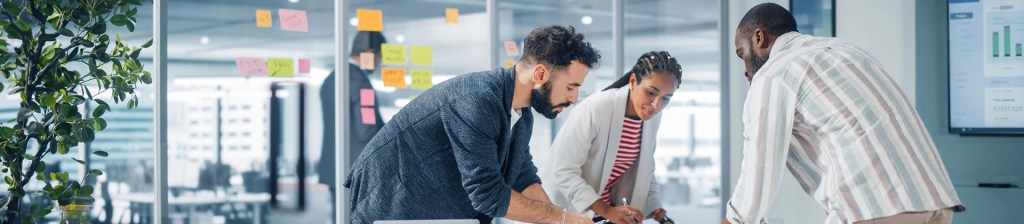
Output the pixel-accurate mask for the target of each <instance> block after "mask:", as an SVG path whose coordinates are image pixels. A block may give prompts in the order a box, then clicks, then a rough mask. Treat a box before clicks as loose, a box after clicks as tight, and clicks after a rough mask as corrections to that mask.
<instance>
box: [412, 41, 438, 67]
mask: <svg viewBox="0 0 1024 224" xmlns="http://www.w3.org/2000/svg"><path fill="white" fill-rule="evenodd" d="M409 57H411V59H409V63H411V64H414V65H431V64H433V63H434V50H433V49H432V48H431V47H430V46H409Z"/></svg>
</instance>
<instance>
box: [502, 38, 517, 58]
mask: <svg viewBox="0 0 1024 224" xmlns="http://www.w3.org/2000/svg"><path fill="white" fill-rule="evenodd" d="M505 55H508V56H516V55H519V47H517V46H516V42H515V41H511V40H508V41H505Z"/></svg>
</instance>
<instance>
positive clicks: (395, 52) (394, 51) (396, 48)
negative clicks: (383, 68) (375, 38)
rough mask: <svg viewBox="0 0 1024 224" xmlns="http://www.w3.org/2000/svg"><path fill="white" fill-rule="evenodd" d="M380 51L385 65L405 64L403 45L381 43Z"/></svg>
mask: <svg viewBox="0 0 1024 224" xmlns="http://www.w3.org/2000/svg"><path fill="white" fill-rule="evenodd" d="M380 51H381V55H380V56H381V62H383V63H384V64H385V65H405V45H394V44H381V45H380Z"/></svg>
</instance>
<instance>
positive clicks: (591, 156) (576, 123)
mask: <svg viewBox="0 0 1024 224" xmlns="http://www.w3.org/2000/svg"><path fill="white" fill-rule="evenodd" d="M681 76H682V69H681V68H680V66H679V63H678V62H676V58H674V57H672V55H669V53H668V52H664V51H652V52H648V53H645V54H643V55H642V56H640V58H639V59H637V62H636V65H634V66H633V69H632V70H630V71H629V73H626V74H625V75H623V76H622V77H621V78H619V79H618V80H617V81H615V82H614V83H612V85H611V86H608V87H607V88H605V89H604V90H603V91H601V92H599V93H595V94H594V95H591V96H590V97H588V98H587V99H586V100H583V101H582V102H580V103H579V105H577V106H576V108H575V109H573V110H572V112H570V113H571V114H570V116H569V118H568V119H567V120H566V121H565V124H564V125H563V126H562V128H561V130H560V131H559V132H558V135H557V136H556V137H555V141H554V142H553V143H552V145H551V150H550V151H549V152H550V154H549V158H548V159H547V160H546V161H548V162H547V163H548V164H547V165H546V167H547V168H546V169H542V170H541V171H540V174H541V175H540V176H541V179H542V181H541V182H542V183H543V185H544V186H543V187H544V188H545V189H550V190H548V191H547V194H548V197H550V198H551V201H552V202H553V203H554V204H556V205H558V206H560V207H566V208H568V209H569V210H573V211H575V212H579V213H583V214H585V215H591V216H593V217H595V218H594V221H595V222H596V221H600V220H609V221H611V222H613V223H630V224H632V223H640V222H642V221H643V220H644V219H646V218H651V219H654V220H655V221H658V222H659V223H663V224H664V223H673V221H672V220H671V219H669V218H668V217H667V216H666V214H665V210H664V209H662V205H661V201H660V200H659V199H658V197H659V195H658V185H657V183H656V182H655V180H654V150H655V144H656V142H657V141H656V136H657V132H658V126H659V123H660V122H661V115H660V114H659V113H660V112H661V110H662V109H664V108H665V106H667V105H668V103H669V100H671V99H672V94H673V93H675V91H676V88H678V87H679V84H680V82H681V81H680V78H681ZM627 201H628V202H627Z"/></svg>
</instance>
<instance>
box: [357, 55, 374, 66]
mask: <svg viewBox="0 0 1024 224" xmlns="http://www.w3.org/2000/svg"><path fill="white" fill-rule="evenodd" d="M373 60H374V58H373V53H370V52H363V53H359V69H362V70H373V67H374V63H373Z"/></svg>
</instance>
